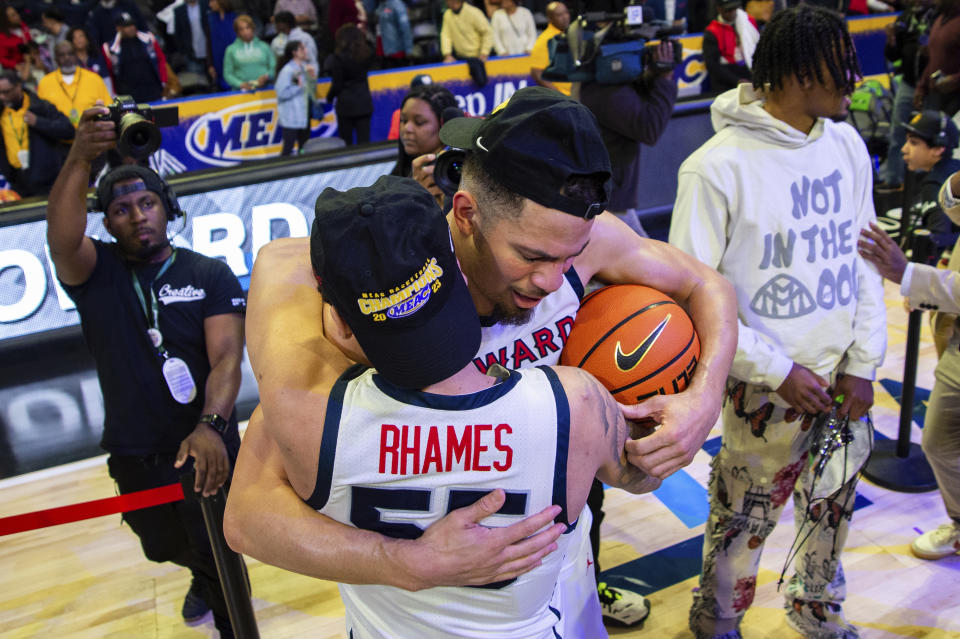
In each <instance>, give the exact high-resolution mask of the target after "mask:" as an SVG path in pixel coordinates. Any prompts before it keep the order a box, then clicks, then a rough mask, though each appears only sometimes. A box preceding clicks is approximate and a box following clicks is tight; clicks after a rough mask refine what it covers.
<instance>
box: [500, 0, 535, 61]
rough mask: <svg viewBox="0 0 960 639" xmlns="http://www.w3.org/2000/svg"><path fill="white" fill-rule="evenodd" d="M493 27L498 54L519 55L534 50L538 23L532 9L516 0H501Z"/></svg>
mask: <svg viewBox="0 0 960 639" xmlns="http://www.w3.org/2000/svg"><path fill="white" fill-rule="evenodd" d="M490 27H491V28H492V29H493V50H494V51H496V52H497V55H519V54H521V53H530V52H531V51H533V45H534V44H535V43H536V41H537V25H536V24H534V22H533V14H532V13H530V9H527V8H526V7H521V6H518V5H517V2H516V0H501V2H500V8H499V9H497V10H496V11H494V13H493V20H491V21H490Z"/></svg>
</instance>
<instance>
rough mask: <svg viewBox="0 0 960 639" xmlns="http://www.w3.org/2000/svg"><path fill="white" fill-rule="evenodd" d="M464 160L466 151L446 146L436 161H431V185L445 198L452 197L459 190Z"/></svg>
mask: <svg viewBox="0 0 960 639" xmlns="http://www.w3.org/2000/svg"><path fill="white" fill-rule="evenodd" d="M465 159H466V151H464V150H463V149H456V148H454V147H452V146H448V147H446V148H444V149H443V151H440V153H438V154H437V159H436V160H434V161H433V183H434V184H436V185H437V188H439V189H440V191H441V192H442V193H443V194H444V195H446V196H447V197H453V194H454V193H456V192H457V189H459V188H460V176H461V174H462V173H463V161H464V160H465Z"/></svg>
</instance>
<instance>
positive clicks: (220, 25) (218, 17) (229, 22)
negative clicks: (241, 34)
mask: <svg viewBox="0 0 960 639" xmlns="http://www.w3.org/2000/svg"><path fill="white" fill-rule="evenodd" d="M209 5H210V13H208V14H207V20H208V21H209V22H210V68H208V69H207V73H209V75H210V77H211V78H213V79H214V80H216V81H217V84H218V85H219V87H220V89H221V90H223V91H229V90H230V85H229V84H227V80H226V79H225V78H224V77H223V56H224V54H225V53H226V51H227V47H228V46H230V43H232V42H233V41H234V40H235V39H236V34H235V33H234V31H233V21H234V20H236V18H237V14H236V13H234V11H233V0H209Z"/></svg>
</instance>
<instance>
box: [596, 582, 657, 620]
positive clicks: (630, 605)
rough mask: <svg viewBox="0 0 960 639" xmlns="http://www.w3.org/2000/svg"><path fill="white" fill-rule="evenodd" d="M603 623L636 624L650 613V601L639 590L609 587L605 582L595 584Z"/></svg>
mask: <svg viewBox="0 0 960 639" xmlns="http://www.w3.org/2000/svg"><path fill="white" fill-rule="evenodd" d="M597 595H598V596H599V597H600V609H601V611H602V612H603V623H605V624H610V625H613V626H636V625H637V624H640V623H643V620H644V619H646V618H647V615H649V614H650V602H649V601H647V598H646V597H644V596H643V595H641V594H640V593H639V592H633V591H632V590H621V589H619V588H610V587H609V586H607V584H606V583H605V582H602V581H601V582H600V583H598V584H597Z"/></svg>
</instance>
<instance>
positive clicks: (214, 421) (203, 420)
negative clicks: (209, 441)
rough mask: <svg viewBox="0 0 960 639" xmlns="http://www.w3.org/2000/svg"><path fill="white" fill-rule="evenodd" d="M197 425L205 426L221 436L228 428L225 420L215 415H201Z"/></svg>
mask: <svg viewBox="0 0 960 639" xmlns="http://www.w3.org/2000/svg"><path fill="white" fill-rule="evenodd" d="M198 423H200V424H206V425H207V426H209V427H210V428H212V429H213V430H215V431H217V432H218V433H220V434H221V435H223V434H224V433H225V432H227V426H229V424H228V423H227V420H225V419H224V418H223V417H221V416H220V415H217V414H216V413H207V414H206V415H201V416H200V419H199V422H198Z"/></svg>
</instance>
